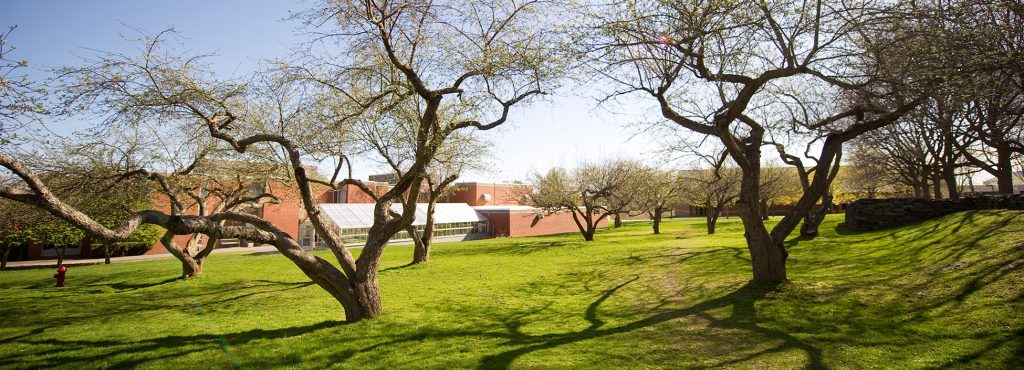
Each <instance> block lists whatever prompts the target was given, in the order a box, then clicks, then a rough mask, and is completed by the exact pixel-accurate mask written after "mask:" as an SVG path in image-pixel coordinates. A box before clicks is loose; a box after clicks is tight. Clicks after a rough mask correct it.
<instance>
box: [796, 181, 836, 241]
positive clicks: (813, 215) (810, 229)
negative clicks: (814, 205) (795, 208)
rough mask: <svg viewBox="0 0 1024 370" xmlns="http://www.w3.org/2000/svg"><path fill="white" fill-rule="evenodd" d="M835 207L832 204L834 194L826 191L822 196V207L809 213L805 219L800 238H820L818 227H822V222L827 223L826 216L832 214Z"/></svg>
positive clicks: (801, 226)
mask: <svg viewBox="0 0 1024 370" xmlns="http://www.w3.org/2000/svg"><path fill="white" fill-rule="evenodd" d="M834 207H835V205H834V204H832V194H831V193H830V192H829V191H828V190H826V191H825V194H822V195H821V207H820V208H818V209H817V210H816V211H814V212H809V213H808V214H807V216H806V217H804V222H803V224H802V225H800V236H804V237H810V238H813V237H815V236H818V227H819V226H821V222H822V221H825V216H826V215H828V214H829V213H831V212H832V209H833V208H834Z"/></svg>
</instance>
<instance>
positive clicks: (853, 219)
mask: <svg viewBox="0 0 1024 370" xmlns="http://www.w3.org/2000/svg"><path fill="white" fill-rule="evenodd" d="M981 209H1012V210H1024V194H1014V195H997V196H982V197H970V198H961V199H958V200H950V199H941V200H927V199H860V200H857V201H855V202H853V203H850V205H849V206H847V208H846V228H847V229H850V230H855V231H867V230H878V229H885V228H889V227H895V226H900V225H906V224H909V223H914V222H919V221H924V220H928V219H932V218H936V217H940V216H945V215H948V214H950V213H955V212H960V211H970V210H981Z"/></svg>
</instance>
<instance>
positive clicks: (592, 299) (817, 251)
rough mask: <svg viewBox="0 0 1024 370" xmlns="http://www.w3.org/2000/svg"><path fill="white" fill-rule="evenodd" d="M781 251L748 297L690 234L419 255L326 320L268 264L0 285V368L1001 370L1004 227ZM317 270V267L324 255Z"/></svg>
mask: <svg viewBox="0 0 1024 370" xmlns="http://www.w3.org/2000/svg"><path fill="white" fill-rule="evenodd" d="M841 222H842V216H841V215H840V216H835V217H830V218H829V219H828V220H827V221H826V222H825V224H824V225H823V226H822V235H821V236H820V237H818V238H816V239H813V240H800V239H793V240H791V241H790V242H789V246H790V249H791V255H790V260H789V264H788V266H789V271H790V278H791V280H792V282H791V283H789V284H787V285H785V286H783V287H782V288H781V290H779V291H774V292H764V291H761V290H757V289H751V288H746V287H745V284H746V282H747V280H748V279H749V277H750V266H749V262H748V258H749V257H748V253H747V252H746V247H745V246H744V244H743V239H742V229H741V227H740V225H739V223H738V222H737V220H735V219H731V220H722V224H721V225H720V227H719V229H718V234H716V235H714V236H707V235H704V234H703V231H702V230H703V224H702V223H701V220H683V221H671V222H668V223H666V224H665V225H664V226H663V230H664V233H663V234H661V235H651V234H650V227H649V224H628V225H627V226H626V227H624V228H622V229H618V230H605V231H602V232H601V233H600V234H598V236H597V241H596V242H592V243H585V242H583V241H582V238H581V237H580V236H579V235H578V234H566V235H558V236H548V237H535V238H515V239H494V240H484V241H475V242H463V243H447V244H437V245H436V246H435V248H434V249H435V250H434V254H433V256H432V259H431V262H430V263H429V264H426V265H421V266H412V267H403V266H404V265H405V264H406V263H407V262H408V261H409V260H410V259H411V254H412V250H411V248H410V247H406V246H396V247H390V248H389V250H388V253H386V254H385V257H384V261H383V266H385V270H384V271H383V272H382V273H381V286H382V289H383V294H384V307H385V311H386V312H385V314H384V315H383V316H381V317H379V318H376V319H373V320H369V321H364V322H359V323H355V324H345V323H343V322H342V320H343V311H342V309H341V307H340V306H339V305H338V304H337V303H336V302H335V301H333V300H332V299H331V298H330V297H329V296H328V295H327V294H326V293H324V292H323V291H321V290H320V289H319V288H318V287H316V286H315V285H311V283H309V281H308V279H306V278H305V277H304V276H303V275H302V274H301V273H300V272H299V271H298V269H297V268H296V267H294V266H293V265H291V264H290V263H289V262H288V261H287V260H285V259H284V258H282V257H281V256H277V255H259V256H255V255H214V256H211V257H210V260H209V261H208V262H207V267H206V275H205V276H204V277H202V278H199V279H194V280H191V281H179V280H173V279H171V278H172V277H174V276H176V275H178V274H179V273H180V266H179V265H178V264H177V263H176V262H175V261H174V260H171V259H167V260H158V261H150V262H139V263H126V264H114V265H106V266H104V265H100V266H88V267H76V268H72V269H70V271H69V272H68V284H69V286H68V287H65V288H54V287H52V285H53V284H52V283H53V281H52V280H53V279H52V278H51V275H52V272H51V271H49V270H21V271H4V272H2V273H0V291H2V294H0V314H2V317H3V327H2V328H0V364H2V366H3V367H10V368H31V367H55V366H58V365H66V366H68V367H69V368H83V367H84V368H96V367H145V368H168V367H170V368H186V367H197V368H207V367H215V368H216V367H233V366H235V367H246V368H266V367H295V368H323V367H332V366H335V367H343V368H396V367H400V368H475V367H481V368H504V367H513V368H519V367H535V368H564V367H574V368H594V367H603V368H623V367H626V368H694V367H735V368H801V367H815V368H938V367H966V368H988V369H991V368H1020V367H1024V362H1022V360H1021V359H1022V358H1024V298H1022V294H1024V289H1022V288H1024V269H1022V267H1024V213H1021V212H994V211H993V212H973V213H961V214H956V215H951V216H948V217H945V218H942V219H939V220H934V221H929V222H925V223H922V224H918V225H911V226H907V227H902V228H898V229H892V230H883V231H878V232H871V233H850V232H846V231H844V229H843V228H842V226H841ZM321 256H323V257H325V258H330V254H329V253H322V254H321Z"/></svg>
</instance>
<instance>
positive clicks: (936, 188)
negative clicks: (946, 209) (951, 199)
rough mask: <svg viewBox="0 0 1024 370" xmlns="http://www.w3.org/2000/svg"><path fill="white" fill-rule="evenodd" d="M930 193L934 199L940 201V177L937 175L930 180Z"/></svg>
mask: <svg viewBox="0 0 1024 370" xmlns="http://www.w3.org/2000/svg"><path fill="white" fill-rule="evenodd" d="M932 193H933V194H935V199H937V200H938V199H942V177H941V176H939V174H938V173H936V174H935V177H933V178H932Z"/></svg>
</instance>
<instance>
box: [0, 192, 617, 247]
mask: <svg viewBox="0 0 1024 370" xmlns="http://www.w3.org/2000/svg"><path fill="white" fill-rule="evenodd" d="M388 176H389V175H374V176H371V181H365V182H363V183H364V184H365V185H366V187H368V188H369V189H370V190H371V191H373V192H374V193H376V194H377V195H382V194H384V193H385V192H387V191H388V190H390V189H391V186H392V184H389V182H394V180H396V178H391V177H388ZM195 191H196V192H197V194H198V192H204V191H207V190H205V189H200V188H197V189H196V190H195ZM251 191H252V192H253V193H255V194H258V193H261V192H268V193H271V194H274V195H275V196H277V197H278V198H279V199H280V202H279V203H277V204H269V203H268V204H263V205H261V206H259V207H253V208H250V209H247V210H245V212H248V213H251V214H253V215H254V216H257V217H260V218H263V219H265V220H267V221H269V222H270V223H272V224H274V225H275V226H277V227H278V228H280V229H281V230H283V231H284V232H286V233H288V234H289V235H291V236H292V237H294V238H295V239H296V241H298V242H299V243H300V245H302V246H303V247H306V248H312V247H315V246H318V245H320V242H319V240H317V236H316V233H315V232H313V228H312V225H311V224H310V223H309V220H308V219H307V217H306V212H305V210H304V208H303V206H302V202H301V199H300V196H299V193H298V191H297V189H296V188H295V187H294V186H293V185H291V184H289V183H283V182H269V183H266V184H263V185H262V186H261V185H255V186H253V189H252V190H251ZM530 191H532V188H531V186H530V185H526V184H503V183H482V182H463V183H456V184H453V185H452V187H451V191H450V192H449V193H448V194H446V195H445V196H444V197H443V198H442V199H441V200H440V202H439V203H438V204H437V207H436V209H435V213H434V217H435V226H434V237H435V240H440V241H448V240H469V239H482V238H493V237H517V236H531V235H546V234H557V233H567V232H577V231H578V228H577V226H576V223H575V222H574V221H573V219H572V215H571V214H570V213H568V212H555V213H545V212H543V211H542V210H540V209H538V208H534V207H530V206H527V205H525V202H526V195H527V194H528V192H530ZM314 194H315V198H316V200H317V202H319V203H320V204H319V207H320V209H321V210H323V211H324V213H325V214H326V215H327V216H328V219H329V220H330V221H331V222H332V223H333V224H334V225H333V226H334V227H335V231H336V232H338V233H339V235H341V237H342V239H343V240H344V241H345V242H346V243H350V244H353V245H358V244H359V243H360V242H361V241H365V238H366V234H367V232H368V228H369V227H370V226H371V225H372V224H373V218H372V213H373V207H374V201H373V198H372V197H371V196H370V195H368V194H366V193H365V192H364V191H363V190H361V189H359V188H358V187H356V186H354V185H346V186H342V187H341V188H339V189H337V190H331V189H329V188H326V187H314ZM425 197H426V195H425V193H423V192H422V191H421V195H420V199H425ZM153 207H154V208H155V209H157V210H160V211H163V212H170V208H171V207H170V202H169V200H168V199H167V198H166V196H164V195H163V194H161V193H154V196H153ZM393 209H394V210H395V211H396V212H401V206H400V205H398V204H396V205H393ZM185 213H186V214H195V213H196V210H195V209H190V210H186V212H185ZM425 221H426V206H425V204H420V205H418V206H417V210H416V216H415V221H414V222H413V226H414V227H416V228H417V229H419V230H420V231H422V230H423V225H424V224H425ZM229 225H230V223H229ZM235 225H241V223H235ZM604 225H607V221H605V222H603V223H602V224H601V226H604ZM189 238H190V236H189V235H178V236H176V237H175V242H177V243H179V244H185V243H187V242H188V240H189ZM403 240H410V238H409V235H408V234H407V233H406V232H405V231H402V232H400V233H398V234H397V235H395V237H394V238H392V241H403ZM248 245H249V244H248V243H247V242H246V241H245V240H239V239H220V240H218V244H217V247H218V248H226V247H238V246H248ZM27 247H28V248H27V249H26V250H25V253H23V254H22V255H19V256H17V257H16V258H15V259H45V258H53V256H54V253H53V252H52V247H51V249H46V248H44V247H43V246H40V245H37V244H29V245H28V246H27ZM163 253H168V252H167V249H166V248H164V246H163V245H162V244H160V243H159V242H158V243H156V244H155V245H153V248H152V249H150V250H149V251H147V252H146V254H163ZM96 257H100V256H99V255H98V254H97V255H95V256H94V255H93V253H92V251H91V248H90V243H89V241H88V239H87V240H84V241H82V243H81V244H80V245H79V246H75V247H69V248H67V249H66V253H65V258H96Z"/></svg>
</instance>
